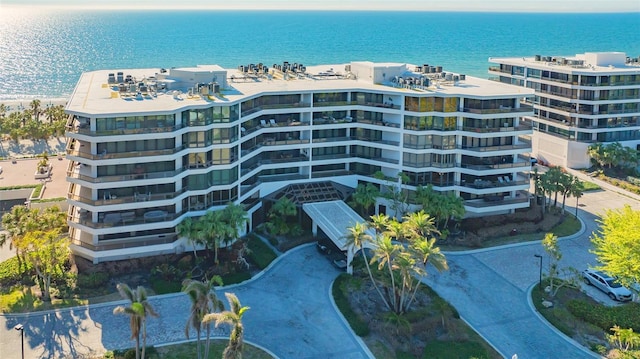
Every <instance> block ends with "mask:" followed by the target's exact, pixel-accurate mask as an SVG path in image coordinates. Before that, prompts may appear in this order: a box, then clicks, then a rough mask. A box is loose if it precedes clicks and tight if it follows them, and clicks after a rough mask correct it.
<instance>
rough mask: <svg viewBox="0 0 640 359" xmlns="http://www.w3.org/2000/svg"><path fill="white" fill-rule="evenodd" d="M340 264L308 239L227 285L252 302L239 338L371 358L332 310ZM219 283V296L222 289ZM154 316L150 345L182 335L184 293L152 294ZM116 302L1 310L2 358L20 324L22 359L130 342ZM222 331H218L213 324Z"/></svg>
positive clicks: (306, 352)
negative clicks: (27, 311) (14, 312)
mask: <svg viewBox="0 0 640 359" xmlns="http://www.w3.org/2000/svg"><path fill="white" fill-rule="evenodd" d="M337 275H338V271H337V270H336V269H335V268H334V267H333V266H332V265H331V264H330V262H329V261H328V260H327V259H326V258H325V257H323V256H321V255H319V254H318V253H317V251H316V249H315V247H314V246H309V245H307V246H304V247H300V248H297V249H294V250H292V251H290V252H289V253H287V254H286V255H284V256H282V257H280V259H279V261H278V262H277V263H275V264H274V265H273V267H272V268H271V269H270V270H268V271H267V272H265V273H264V274H263V275H262V276H261V277H259V278H257V279H255V280H253V281H251V282H250V283H247V284H243V285H239V286H235V287H232V288H228V289H227V290H228V291H231V292H233V293H236V295H237V296H238V298H239V299H240V302H241V303H242V305H246V306H249V307H251V309H250V310H249V311H248V312H247V313H246V314H245V316H244V323H245V333H246V334H245V338H246V340H247V341H249V342H252V343H256V344H258V345H260V346H262V347H265V348H267V349H268V350H270V351H271V352H272V353H274V354H275V355H276V356H278V357H280V358H348V359H359V358H369V357H372V356H371V355H370V353H369V352H368V349H366V347H365V346H364V345H363V344H362V343H361V341H360V340H359V338H357V336H355V335H354V334H353V332H352V331H351V329H350V328H349V327H348V325H347V324H346V323H345V322H344V321H343V320H342V318H341V316H340V315H339V314H338V313H337V311H336V310H334V309H333V306H332V299H331V293H330V288H331V283H332V282H333V280H334V279H335V277H336V276H337ZM223 291H224V290H221V291H219V293H218V295H219V296H224V295H223V293H222V292H223ZM151 303H152V305H153V306H154V308H155V309H156V310H157V311H158V312H159V313H160V318H151V319H150V320H149V322H148V333H149V339H148V343H149V344H159V343H168V342H176V341H181V340H184V339H185V336H184V326H185V323H186V318H187V314H188V311H189V305H190V304H189V300H188V299H187V298H186V296H184V295H182V294H172V295H165V296H158V297H154V298H152V299H151ZM117 304H118V303H109V304H106V305H98V306H92V307H90V308H89V309H87V308H74V309H68V310H59V311H53V312H48V313H44V314H43V313H33V314H31V315H29V316H26V317H25V316H0V333H1V334H0V358H2V359H18V358H20V352H19V349H20V335H19V334H18V332H15V331H14V330H13V329H12V328H13V327H14V326H15V325H16V324H17V323H23V324H24V326H25V334H26V339H25V350H26V357H27V358H57V357H59V353H62V352H64V353H70V354H72V355H77V354H78V353H87V352H89V351H90V348H93V349H94V350H102V349H103V348H108V349H112V348H122V347H129V346H133V345H134V342H133V341H131V340H130V339H129V336H130V333H129V324H128V323H129V322H128V318H127V317H125V316H114V315H113V314H112V311H113V308H114V307H115V306H116V305H117ZM217 334H218V335H220V336H226V335H227V332H225V331H224V330H219V331H217Z"/></svg>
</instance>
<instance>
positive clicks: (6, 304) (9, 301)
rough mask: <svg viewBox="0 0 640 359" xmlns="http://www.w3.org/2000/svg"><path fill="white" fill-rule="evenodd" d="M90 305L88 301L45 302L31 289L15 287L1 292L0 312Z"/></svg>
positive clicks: (70, 299)
mask: <svg viewBox="0 0 640 359" xmlns="http://www.w3.org/2000/svg"><path fill="white" fill-rule="evenodd" d="M86 304H89V301H88V300H87V299H77V298H69V299H52V300H51V302H44V301H42V300H41V299H40V298H39V297H38V296H36V295H35V294H34V293H33V291H32V290H31V288H29V287H21V286H15V287H13V288H11V289H8V290H2V291H1V292H0V312H2V313H28V312H34V311H42V310H49V309H56V308H67V307H75V306H81V305H86Z"/></svg>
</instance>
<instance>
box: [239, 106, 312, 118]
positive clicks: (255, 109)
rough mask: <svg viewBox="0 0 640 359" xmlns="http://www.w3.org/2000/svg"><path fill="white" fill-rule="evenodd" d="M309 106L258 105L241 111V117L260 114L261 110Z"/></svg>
mask: <svg viewBox="0 0 640 359" xmlns="http://www.w3.org/2000/svg"><path fill="white" fill-rule="evenodd" d="M309 106H311V104H310V103H308V102H293V103H283V104H271V105H260V106H256V107H252V108H249V109H246V110H244V111H242V114H241V116H242V117H245V116H249V115H251V114H254V113H256V112H260V111H263V110H277V109H283V108H304V107H309Z"/></svg>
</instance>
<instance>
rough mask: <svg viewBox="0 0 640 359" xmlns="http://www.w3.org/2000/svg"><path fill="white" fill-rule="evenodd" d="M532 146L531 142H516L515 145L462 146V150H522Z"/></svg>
mask: <svg viewBox="0 0 640 359" xmlns="http://www.w3.org/2000/svg"><path fill="white" fill-rule="evenodd" d="M527 148H531V145H530V144H526V143H523V144H515V145H502V146H487V147H461V149H462V150H467V151H474V152H492V151H508V150H521V149H527Z"/></svg>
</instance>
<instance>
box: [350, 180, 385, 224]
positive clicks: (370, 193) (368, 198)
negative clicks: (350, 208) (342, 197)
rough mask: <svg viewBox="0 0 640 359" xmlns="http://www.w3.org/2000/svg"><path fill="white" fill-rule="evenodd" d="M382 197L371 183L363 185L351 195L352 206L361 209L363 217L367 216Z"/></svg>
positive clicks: (359, 185)
mask: <svg viewBox="0 0 640 359" xmlns="http://www.w3.org/2000/svg"><path fill="white" fill-rule="evenodd" d="M379 196H380V190H378V188H377V187H376V186H374V185H372V184H371V183H367V184H366V185H365V184H363V183H360V184H358V186H357V187H356V190H355V192H353V194H352V195H351V199H352V205H354V206H355V207H357V208H360V210H361V213H360V214H361V215H362V216H366V215H367V214H369V211H370V209H371V207H372V206H373V205H374V204H376V200H377V199H378V197H379Z"/></svg>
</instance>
